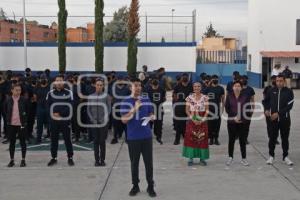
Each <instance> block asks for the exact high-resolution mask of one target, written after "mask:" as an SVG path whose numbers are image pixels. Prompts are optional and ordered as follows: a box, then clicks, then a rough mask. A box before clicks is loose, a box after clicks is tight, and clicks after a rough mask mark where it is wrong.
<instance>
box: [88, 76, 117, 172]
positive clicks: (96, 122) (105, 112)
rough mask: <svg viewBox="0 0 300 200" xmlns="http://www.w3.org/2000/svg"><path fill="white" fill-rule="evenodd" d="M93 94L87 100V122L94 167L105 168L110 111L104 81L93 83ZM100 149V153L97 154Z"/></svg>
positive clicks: (99, 80)
mask: <svg viewBox="0 0 300 200" xmlns="http://www.w3.org/2000/svg"><path fill="white" fill-rule="evenodd" d="M95 89H96V91H95V93H93V94H91V95H90V96H89V99H88V107H87V114H88V117H89V122H90V123H91V125H93V127H92V128H90V131H91V132H92V134H93V136H94V155H95V166H96V167H99V166H105V165H106V164H105V154H106V143H105V141H106V139H107V133H108V122H109V115H110V111H111V103H110V97H109V96H108V94H107V93H106V94H105V91H104V81H103V80H102V79H98V80H96V82H95ZM99 148H100V152H99Z"/></svg>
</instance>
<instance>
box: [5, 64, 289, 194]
mask: <svg viewBox="0 0 300 200" xmlns="http://www.w3.org/2000/svg"><path fill="white" fill-rule="evenodd" d="M219 80H220V79H219V77H218V76H217V75H212V76H211V75H207V74H205V73H203V74H201V75H200V81H198V82H200V83H201V93H202V94H204V95H206V96H207V97H208V102H209V107H208V110H209V114H208V116H207V117H208V119H209V120H207V125H208V137H209V144H210V145H220V141H219V132H220V126H221V119H222V113H223V111H224V110H225V111H226V112H227V114H228V120H227V129H228V135H229V143H228V155H229V159H228V161H227V163H226V164H227V165H231V163H232V162H233V153H234V144H235V141H236V140H237V139H239V142H240V148H241V154H242V164H243V165H245V166H248V165H249V163H248V161H247V160H246V145H247V144H249V142H248V136H249V128H250V124H251V118H252V115H253V112H254V109H255V104H254V103H255V91H254V89H253V88H252V87H250V86H249V85H248V77H247V76H245V75H240V74H239V73H238V72H234V73H233V80H232V81H230V82H229V83H228V84H227V87H226V91H225V89H224V88H223V87H222V86H221V85H220V83H219ZM169 89H173V93H172V103H173V108H174V115H173V125H174V130H175V132H176V135H175V140H174V145H179V144H180V140H181V137H183V138H184V135H185V132H186V124H187V121H188V118H187V112H186V110H185V109H186V98H187V97H188V96H189V95H190V94H191V93H193V84H192V78H191V75H190V74H187V73H182V74H179V75H178V76H177V77H176V83H175V84H174V85H173V86H172V87H171V86H170V84H169V82H168V79H167V78H166V76H165V69H164V68H160V69H159V70H157V71H155V72H151V73H150V72H148V69H147V66H143V71H142V72H141V73H140V74H137V75H135V76H127V75H125V76H122V75H120V74H116V73H115V72H110V73H107V74H105V76H100V77H93V76H91V77H89V76H85V77H83V78H81V76H80V74H78V73H61V74H59V75H57V76H55V77H52V76H51V72H50V70H45V71H44V72H38V73H36V74H34V75H33V73H32V72H31V70H30V69H29V68H27V69H26V70H25V74H24V73H13V72H12V71H10V70H8V71H6V73H0V103H1V104H0V105H1V109H0V116H1V119H2V120H0V122H1V121H3V123H4V124H3V133H2V134H1V131H0V134H1V137H4V139H5V140H4V141H3V143H4V144H6V143H9V145H10V146H9V151H10V158H11V160H10V162H9V164H8V167H13V166H14V165H15V162H14V153H15V144H16V139H19V140H20V145H21V150H22V161H21V164H20V166H21V167H25V166H26V162H25V158H26V145H27V143H33V142H34V143H35V144H40V143H41V142H42V141H43V140H46V139H50V142H51V160H50V161H49V163H48V166H53V165H55V164H57V151H58V144H59V136H60V133H62V135H63V140H64V142H65V146H66V151H67V158H68V164H69V165H70V166H73V165H74V161H73V154H74V152H73V144H72V143H73V142H79V141H80V140H85V142H87V143H93V144H94V155H95V166H105V165H106V164H105V154H106V139H107V135H108V130H109V129H112V130H113V139H112V141H111V144H116V143H118V142H119V139H120V138H122V136H123V134H124V135H125V141H126V143H128V147H129V155H130V160H131V172H132V183H133V185H134V187H133V188H132V190H131V191H130V195H131V196H135V195H136V194H137V193H138V192H139V191H140V189H139V187H138V182H139V179H138V163H139V158H140V155H142V156H143V158H144V163H145V166H146V176H147V181H148V189H147V191H148V193H149V195H150V196H152V197H154V196H156V193H155V191H154V181H153V158H152V139H151V138H152V133H151V132H153V133H154V135H155V137H156V141H157V142H158V143H159V144H163V139H162V135H163V131H162V129H163V117H164V111H163V104H164V102H165V101H166V99H167V95H166V91H167V90H169ZM293 102H294V96H293V92H292V90H291V89H289V88H287V87H285V77H284V75H281V74H280V75H278V76H276V77H272V85H271V86H268V87H266V88H265V90H264V99H263V106H264V109H265V113H264V114H265V117H266V123H267V130H268V136H269V151H270V152H269V154H270V158H269V159H268V161H267V163H268V164H273V162H274V156H275V154H274V150H275V146H276V144H278V140H277V138H278V135H279V132H280V134H281V141H282V148H283V160H284V161H285V162H286V163H287V164H288V165H292V164H293V163H292V161H291V160H290V159H289V158H288V150H289V141H288V138H289V131H290V124H291V122H290V121H291V120H290V114H289V112H290V110H291V109H292V107H293ZM149 105H151V106H149ZM240 105H242V110H241V112H240V111H239V110H238V109H237V108H238V106H240ZM244 111H245V112H244ZM241 113H246V114H245V115H241ZM136 118H137V119H136ZM147 120H148V121H147ZM35 124H36V134H34V132H35V131H34V125H35ZM0 127H2V126H1V125H0ZM44 130H46V131H44ZM137 132H138V133H137ZM44 134H45V135H44ZM43 135H44V137H43ZM72 140H73V141H72ZM150 140H151V141H150Z"/></svg>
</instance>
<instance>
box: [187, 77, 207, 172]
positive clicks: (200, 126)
mask: <svg viewBox="0 0 300 200" xmlns="http://www.w3.org/2000/svg"><path fill="white" fill-rule="evenodd" d="M201 89H202V88H201V83H200V82H196V83H194V84H193V91H194V93H193V94H191V95H189V96H188V97H187V98H186V114H187V116H188V117H189V119H190V120H189V121H188V123H187V125H186V132H185V136H184V146H183V152H182V155H183V157H185V158H188V159H189V161H188V165H189V166H191V165H193V159H194V158H199V159H200V164H201V165H202V166H206V165H207V163H206V160H207V159H208V158H209V149H208V127H207V122H206V120H207V115H208V97H207V96H206V95H203V94H202V93H201Z"/></svg>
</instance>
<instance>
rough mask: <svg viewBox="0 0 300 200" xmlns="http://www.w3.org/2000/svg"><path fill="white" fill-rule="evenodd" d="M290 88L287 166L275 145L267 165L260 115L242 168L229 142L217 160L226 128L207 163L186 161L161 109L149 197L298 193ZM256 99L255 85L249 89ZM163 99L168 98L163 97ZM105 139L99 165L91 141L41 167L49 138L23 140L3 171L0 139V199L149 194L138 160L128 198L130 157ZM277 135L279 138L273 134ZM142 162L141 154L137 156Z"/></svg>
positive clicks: (238, 198)
mask: <svg viewBox="0 0 300 200" xmlns="http://www.w3.org/2000/svg"><path fill="white" fill-rule="evenodd" d="M294 92H295V99H296V101H295V104H294V109H293V111H292V113H291V115H292V128H291V137H290V156H289V157H290V159H291V160H292V161H294V163H295V165H294V166H293V167H288V166H286V165H285V164H283V163H282V162H281V154H282V151H281V147H280V146H277V149H276V152H277V156H276V162H275V164H274V166H267V165H266V164H265V159H266V158H267V157H268V147H267V131H266V125H265V121H264V120H259V121H253V122H252V125H251V130H250V138H249V141H250V145H249V146H248V147H247V151H248V161H249V162H250V166H249V167H244V166H242V165H241V164H240V163H239V162H240V153H239V145H238V143H236V148H235V162H234V164H233V165H232V166H231V167H227V166H226V165H225V162H226V159H227V138H228V137H227V129H226V124H225V123H224V121H223V122H222V128H221V132H220V135H221V138H220V142H221V146H211V147H210V153H211V158H210V160H209V162H208V166H206V167H202V166H200V165H194V166H192V167H188V166H187V163H186V161H185V159H183V158H182V157H181V148H182V147H181V146H174V145H173V141H174V133H175V132H174V131H173V129H172V115H171V113H169V112H166V115H165V120H164V135H163V141H164V145H159V144H158V143H157V142H156V141H154V166H155V168H154V169H155V173H154V178H155V181H156V187H155V188H156V192H157V194H158V197H157V199H163V200H177V199H178V200H182V199H185V200H198V199H205V200H222V199H224V200H225V199H230V200H257V199H259V200H274V199H278V200H299V199H300V167H299V166H300V156H299V155H300V145H299V144H300V134H299V132H300V119H299V117H298V116H300V102H299V101H297V100H298V99H299V98H300V91H297V90H296V91H294ZM256 93H257V101H259V102H260V101H261V93H262V90H256ZM169 101H170V99H169ZM110 140H111V134H110V137H109V139H108V140H107V159H106V163H107V166H106V167H105V168H95V167H94V158H93V151H92V149H91V145H83V144H78V145H76V146H75V147H74V149H75V150H76V151H75V156H74V161H75V166H74V167H68V165H67V159H66V153H65V151H64V150H63V149H64V148H63V145H62V151H59V156H58V165H56V166H55V167H47V166H46V165H47V162H48V161H49V159H50V151H49V147H50V146H49V144H47V143H46V144H44V145H43V146H32V145H31V146H29V150H28V154H27V155H28V156H27V167H26V168H20V167H19V162H20V151H18V152H17V155H16V161H17V163H16V167H14V168H12V169H8V168H7V167H6V165H7V163H8V162H9V153H8V151H7V149H8V145H3V144H0V199H1V200H19V199H25V200H60V199H63V200H100V199H101V200H126V199H136V200H144V199H149V197H148V195H147V193H146V187H147V184H146V181H145V175H144V167H143V163H142V162H141V163H140V169H141V173H140V179H141V183H140V188H141V190H142V192H141V193H140V194H138V196H137V197H134V198H131V197H129V196H128V192H129V190H130V189H131V178H130V162H129V157H128V150H127V146H126V144H125V143H119V144H117V145H111V144H110ZM279 141H280V140H279ZM141 161H142V159H141Z"/></svg>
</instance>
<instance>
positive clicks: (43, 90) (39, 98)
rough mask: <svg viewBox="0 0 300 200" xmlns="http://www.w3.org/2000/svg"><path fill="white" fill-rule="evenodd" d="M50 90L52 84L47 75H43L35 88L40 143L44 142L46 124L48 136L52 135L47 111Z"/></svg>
mask: <svg viewBox="0 0 300 200" xmlns="http://www.w3.org/2000/svg"><path fill="white" fill-rule="evenodd" d="M49 91H50V86H49V84H48V79H47V78H46V77H45V76H43V77H41V81H40V84H39V86H38V87H37V88H36V89H35V90H34V95H33V97H34V99H35V101H36V102H37V113H36V117H37V133H36V135H37V136H36V144H40V143H41V142H42V135H43V130H44V126H47V136H48V135H49V137H50V131H49V116H48V112H47V101H46V97H47V94H48V92H49ZM47 136H46V137H47Z"/></svg>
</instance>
